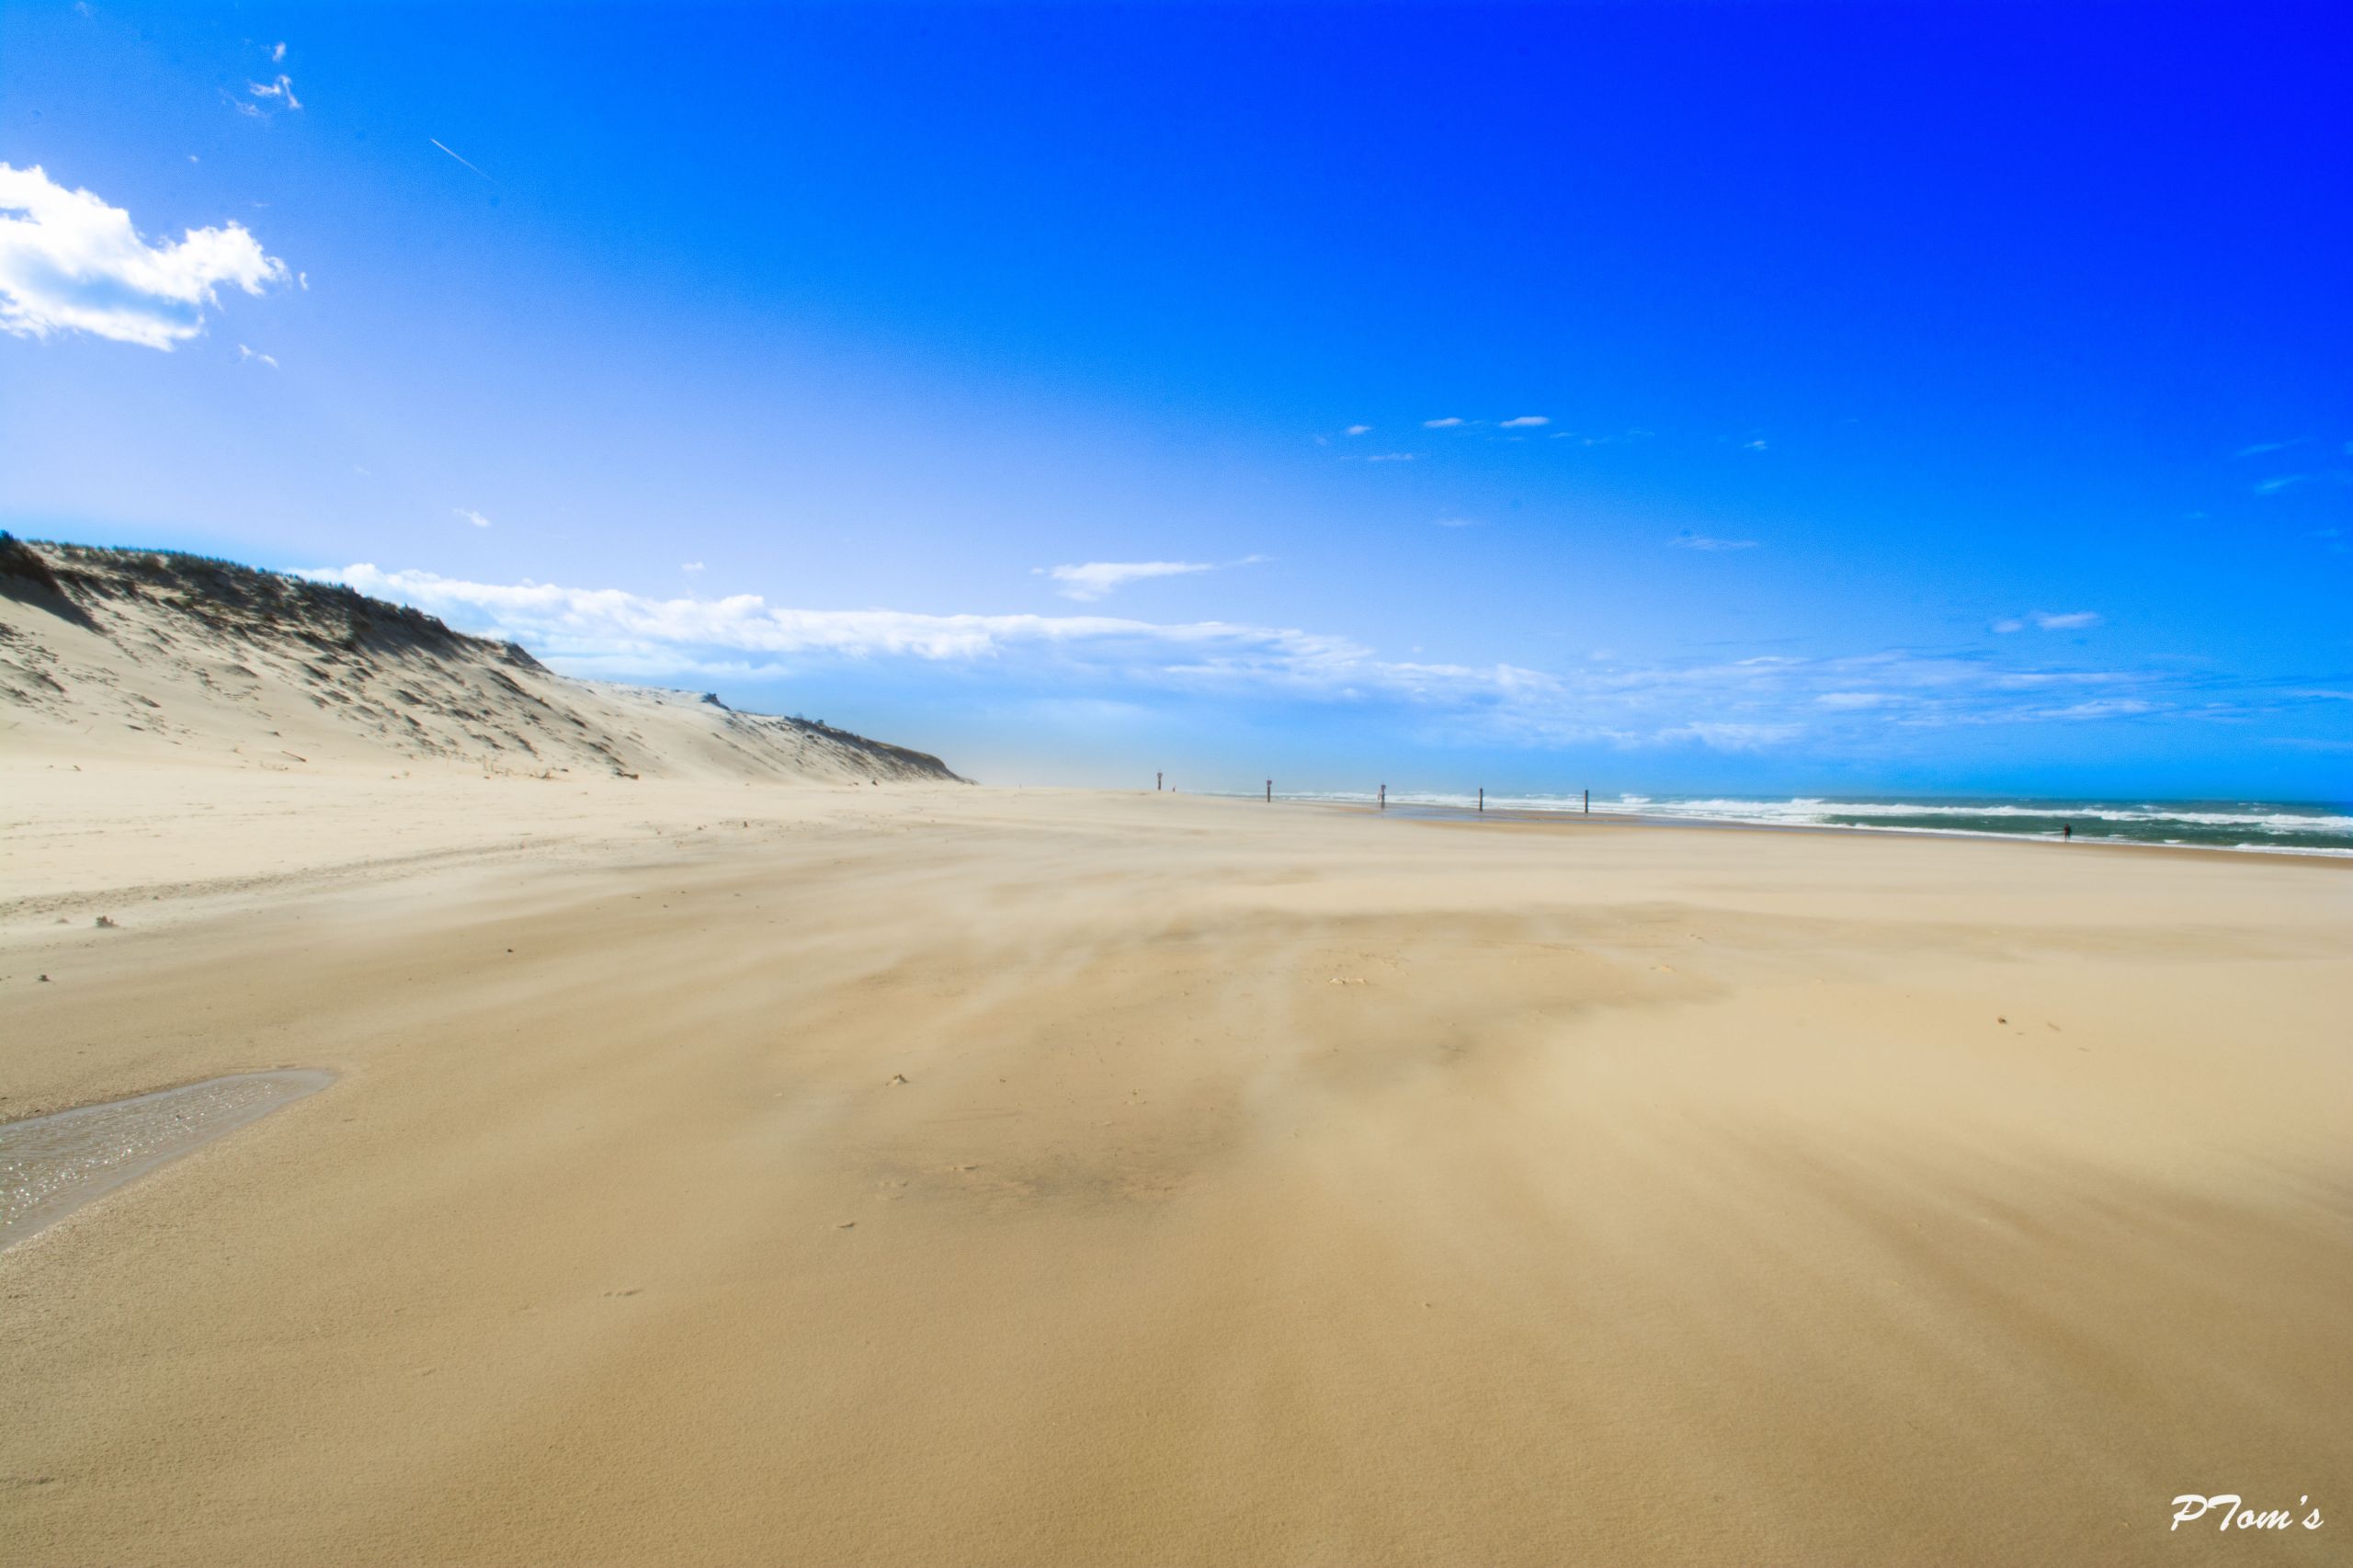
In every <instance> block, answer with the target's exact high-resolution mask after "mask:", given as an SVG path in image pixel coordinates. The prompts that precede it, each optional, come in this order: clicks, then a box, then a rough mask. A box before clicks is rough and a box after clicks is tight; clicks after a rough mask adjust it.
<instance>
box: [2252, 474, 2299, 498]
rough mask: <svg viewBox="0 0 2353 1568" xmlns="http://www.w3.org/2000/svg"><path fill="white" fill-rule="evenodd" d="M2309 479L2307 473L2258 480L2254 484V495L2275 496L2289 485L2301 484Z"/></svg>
mask: <svg viewBox="0 0 2353 1568" xmlns="http://www.w3.org/2000/svg"><path fill="white" fill-rule="evenodd" d="M2311 478H2312V475H2311V474H2309V473H2283V474H2280V475H2279V477H2277V478H2276V479H2258V480H2256V482H2255V493H2256V494H2257V495H2277V494H2279V492H2281V491H2282V490H2285V489H2287V488H2288V487H2289V486H2290V485H2292V484H2302V483H2305V482H2306V481H2308V480H2310V479H2311Z"/></svg>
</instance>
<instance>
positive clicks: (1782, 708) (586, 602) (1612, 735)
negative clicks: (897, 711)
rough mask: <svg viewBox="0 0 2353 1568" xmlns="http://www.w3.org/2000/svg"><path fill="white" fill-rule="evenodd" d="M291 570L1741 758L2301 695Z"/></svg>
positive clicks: (1959, 657)
mask: <svg viewBox="0 0 2353 1568" xmlns="http://www.w3.org/2000/svg"><path fill="white" fill-rule="evenodd" d="M298 575H301V576H304V577H307V578H310V579H312V580H314V581H322V582H342V583H346V584H348V585H351V586H352V587H354V588H357V589H358V590H359V591H361V592H363V593H368V594H372V595H375V596H377V597H382V598H387V599H392V600H395V601H398V602H400V603H403V604H408V605H413V606H415V607H416V608H421V609H426V610H429V611H431V612H433V613H435V614H438V615H440V616H443V617H444V618H445V619H449V620H450V621H451V622H452V623H453V624H455V625H458V626H460V627H461V628H463V629H465V630H468V631H477V632H480V633H482V634H484V635H488V636H493V637H497V638H501V639H505V640H509V641H513V642H520V643H522V644H524V645H525V646H527V647H529V648H530V649H531V650H532V651H533V652H534V653H537V654H539V655H540V657H542V658H544V659H545V660H546V661H547V663H548V664H549V665H551V666H552V667H554V668H557V669H559V670H562V671H563V672H565V673H567V674H571V675H575V676H589V677H595V678H611V679H650V680H677V679H689V678H691V679H701V680H722V679H726V680H757V681H784V680H788V679H790V678H792V677H794V676H800V675H805V674H807V673H808V672H810V671H811V670H813V669H815V668H819V667H825V666H832V667H840V666H843V665H861V664H866V665H872V664H881V663H884V662H897V663H900V664H902V665H910V666H914V667H923V666H934V667H942V666H944V667H948V668H954V669H959V670H972V669H979V668H985V669H987V670H988V671H990V672H991V673H992V674H994V675H995V676H999V677H1001V678H1005V679H1007V680H1013V681H1018V682H1021V683H1024V684H1029V685H1033V686H1038V687H1051V688H1052V689H1054V690H1057V691H1059V692H1062V693H1063V694H1065V695H1068V694H1080V695H1095V694H1100V693H1103V692H1106V691H1117V692H1123V693H1126V694H1129V695H1131V696H1134V695H1138V694H1141V693H1142V692H1145V691H1150V690H1159V691H1162V692H1165V693H1170V694H1177V693H1183V694H1192V695H1205V696H1213V697H1215V698H1217V699H1221V700H1227V701H1256V702H1267V703H1278V702H1310V703H1316V704H1324V705H1348V706H1358V707H1382V708H1389V709H1394V710H1401V711H1403V712H1405V713H1407V714H1409V715H1412V716H1414V717H1415V718H1416V719H1417V720H1419V721H1422V722H1430V723H1433V724H1436V725H1438V726H1440V727H1444V728H1449V729H1451V730H1454V731H1456V732H1459V733H1461V734H1462V735H1463V736H1465V737H1477V738H1483V739H1486V740H1490V741H1497V742H1502V743H1505V744H1522V745H1528V746H1531V747H1540V746H1546V745H1560V744H1577V743H1600V744H1611V745H1618V746H1678V745H1679V746H1691V745H1698V746H1704V747H1708V748H1711V749H1714V750H1720V751H1745V750H1758V749H1764V748H1769V747H1777V746H1783V745H1789V744H1794V743H1797V742H1800V741H1802V740H1805V741H1819V742H1824V743H1830V742H1835V741H1836V740H1838V739H1839V738H1841V737H1846V738H1849V739H1854V738H1868V737H1869V736H1870V735H1871V734H1873V733H1880V732H1884V731H1885V730H1887V729H1888V728H1889V727H1890V726H1909V727H1942V726H1952V725H1988V724H2018V723H2040V722H2064V723H2080V722H2096V721H2122V720H2133V719H2143V718H2148V717H2153V716H2166V717H2170V718H2172V719H2174V720H2176V721H2179V720H2183V719H2189V720H2198V719H2216V720H2221V719H2230V718H2235V717H2243V716H2245V714H2247V713H2249V712H2251V711H2254V710H2256V709H2257V708H2258V707H2264V706H2269V707H2278V706H2280V705H2283V704H2286V703H2289V702H2291V701H2294V700H2295V699H2296V697H2295V694H2294V693H2293V692H2289V691H2285V690H2282V691H2276V692H2275V691H2268V690H2257V689H2246V688H2230V689H2225V688H2223V687H2219V686H2211V685H2209V686H2201V685H2200V684H2199V683H2198V682H2197V681H2195V680H2192V679H2189V678H2188V677H2184V676H2178V675H2167V674H2163V673H2156V672H2150V671H2138V670H2123V669H2103V668H2088V667H2054V666H2051V665H2025V664H2021V663H2019V662H2017V661H2006V660H2003V659H1998V658H1996V657H1995V656H1994V655H1993V654H1990V653H1984V652H1982V651H1945V652H1922V651H1917V650H1910V649H1892V650H1882V651H1876V652H1870V653H1850V654H1840V655H1834V656H1821V657H1801V656H1792V655H1784V654H1770V655H1759V656H1755V657H1746V658H1732V659H1711V660H1693V661H1687V662H1648V663H1630V662H1622V661H1619V660H1617V659H1614V658H1611V657H1608V656H1607V655H1601V654H1597V655H1594V656H1593V657H1591V658H1589V659H1587V660H1586V661H1583V662H1582V663H1579V664H1577V665H1574V666H1572V667H1570V668H1568V669H1566V670H1561V671H1551V670H1539V669H1531V668H1528V667H1524V666H1521V665H1511V664H1502V663H1499V664H1492V665H1470V664H1455V663H1444V662H1426V661H1420V660H1399V659H1392V658H1386V657H1383V656H1382V655H1381V653H1379V651H1378V650H1376V649H1375V648H1373V647H1371V646H1370V645H1368V644H1367V643H1365V642H1361V641H1358V640H1357V639H1355V638H1352V637H1347V636H1338V635H1331V634H1326V633H1319V632H1313V631H1304V630H1302V629H1299V628H1293V627H1272V626H1258V625H1252V624H1248V623H1243V622H1234V621H1223V620H1195V621H1177V622H1159V621H1149V620H1142V619H1133V618H1129V617H1121V616H1109V615H1100V614H1071V615H1038V614H1030V613H1014V614H977V613H964V614H933V613H925V612H917V611H908V610H893V609H805V608H789V607H783V606H775V605H771V604H769V603H768V602H767V600H766V599H765V598H764V597H761V596H759V595H756V594H733V595H728V596H725V597H696V596H692V595H688V596H680V597H666V598H665V597H652V596H648V595H642V594H636V593H631V592H629V591H626V590H623V589H618V588H579V587H569V586H564V585H558V584H552V583H539V582H532V581H528V580H527V581H524V582H521V583H514V584H500V583H477V582H469V581H466V580H463V579H460V578H452V577H444V576H440V575H438V574H435V573H431V572H421V571H396V572H388V571H384V570H382V569H381V568H379V567H377V566H375V565H372V564H369V563H365V562H362V563H356V564H353V565H350V566H346V567H343V568H340V569H318V570H312V571H305V572H302V573H300V574H298Z"/></svg>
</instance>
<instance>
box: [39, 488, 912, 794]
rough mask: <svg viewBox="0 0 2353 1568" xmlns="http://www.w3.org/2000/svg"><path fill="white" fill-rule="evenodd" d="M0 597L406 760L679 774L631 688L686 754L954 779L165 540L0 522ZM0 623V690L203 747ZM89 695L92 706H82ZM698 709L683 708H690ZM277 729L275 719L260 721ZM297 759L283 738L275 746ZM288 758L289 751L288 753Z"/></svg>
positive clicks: (179, 677) (194, 679)
mask: <svg viewBox="0 0 2353 1568" xmlns="http://www.w3.org/2000/svg"><path fill="white" fill-rule="evenodd" d="M0 598H6V599H9V600H14V601H16V602H17V604H20V605H23V606H25V607H26V608H30V609H34V610H39V611H42V612H45V613H46V614H47V615H49V616H52V617H55V618H56V619H59V620H62V621H63V622H66V623H67V624H69V625H71V626H74V627H75V628H77V629H79V630H81V631H86V632H91V633H95V634H96V635H97V636H99V637H103V638H106V639H107V640H108V641H109V642H113V643H114V644H115V646H116V648H117V650H118V651H119V653H120V654H121V655H122V656H124V657H125V658H126V659H128V660H129V661H131V663H132V664H134V665H137V666H139V667H140V668H142V671H152V672H153V673H154V674H155V675H157V676H161V677H163V678H164V679H165V680H167V681H172V682H175V683H182V684H187V685H190V686H193V687H196V688H198V689H199V692H200V694H201V696H202V698H203V699H204V700H205V701H207V702H218V703H226V704H247V705H252V706H253V707H255V708H256V710H258V711H259V714H260V716H261V717H263V718H268V717H269V716H270V713H269V711H268V709H267V704H270V703H273V702H276V703H279V704H281V705H283V704H289V703H291V704H296V705H299V704H308V705H309V706H310V707H311V708H312V709H313V712H314V714H322V715H325V716H328V717H330V718H331V719H332V720H333V721H335V728H336V729H338V730H342V731H347V732H351V733H355V735H356V736H357V738H359V739H362V740H365V741H368V742H369V743H371V744H381V745H382V746H384V747H386V748H387V749H390V750H392V751H395V752H399V753H402V754H405V755H410V756H449V757H469V758H477V757H478V758H482V759H483V760H485V762H486V763H487V762H489V761H490V760H492V759H494V758H495V759H501V760H503V762H504V763H505V765H506V766H509V767H513V766H517V765H520V766H523V767H530V768H532V769H534V770H545V771H549V772H561V771H570V770H571V769H572V768H573V767H575V766H585V767H590V768H593V769H596V770H599V771H608V772H611V773H615V774H619V775H620V776H622V777H625V778H636V777H640V776H642V775H645V774H654V775H657V776H658V775H661V774H664V773H669V772H675V771H679V770H680V767H681V763H682V759H681V758H680V757H678V756H672V755H665V750H664V739H663V737H661V736H659V735H657V736H655V737H652V738H649V737H648V736H647V735H646V734H644V733H642V730H641V728H640V725H642V724H643V723H644V722H646V720H647V719H648V718H650V717H652V715H650V714H648V713H646V712H644V711H643V710H632V709H631V708H629V707H628V706H627V704H628V703H629V702H630V701H631V699H637V700H640V701H645V702H651V703H653V704H654V705H656V706H657V707H659V708H665V709H667V710H670V711H671V712H673V713H675V714H676V715H677V716H678V717H679V719H681V720H682V721H684V723H683V725H682V726H675V727H673V728H672V732H671V734H670V737H669V738H670V740H672V741H673V742H676V741H677V740H678V739H680V738H681V737H683V738H684V739H685V740H686V741H687V743H688V744H692V745H695V746H696V747H697V748H698V750H699V765H702V766H708V765H710V764H711V763H713V762H714V761H716V762H718V763H720V764H722V765H724V766H730V767H733V768H735V769H737V770H740V771H748V772H752V773H773V774H776V775H778V776H779V777H791V776H809V775H831V776H840V775H844V774H847V775H849V776H852V777H858V778H878V779H880V778H908V779H913V778H937V779H954V778H956V775H955V774H953V773H951V772H950V771H949V769H948V767H947V765H946V764H944V763H942V762H941V761H940V760H939V759H938V757H936V756H929V755H927V754H926V753H923V752H918V751H911V750H909V749H907V748H906V747H904V746H894V745H891V744H887V743H885V742H881V741H873V740H869V739H867V738H866V737H864V736H862V735H857V734H852V733H849V732H848V731H847V730H838V729H835V728H834V727H833V726H831V725H829V724H826V723H824V722H821V721H812V720H805V719H784V718H777V717H772V716H770V715H767V714H759V713H745V712H739V711H737V710H733V709H731V708H729V707H727V705H726V704H724V703H722V702H721V701H720V700H719V699H718V698H717V697H716V696H713V695H706V696H704V697H702V698H700V699H695V698H691V697H688V696H686V695H684V694H680V693H674V692H660V691H654V690H651V689H647V688H626V687H619V688H617V687H608V686H603V685H599V684H595V683H587V682H580V681H574V680H572V679H570V678H568V677H566V676H560V675H557V674H555V673H554V672H553V671H551V670H549V669H548V668H547V667H546V666H545V665H541V664H540V662H539V661H538V660H537V659H535V658H533V657H532V656H531V655H530V654H529V653H528V652H526V651H525V650H524V649H523V648H522V647H520V646H519V645H517V644H516V643H513V642H494V641H492V640H490V639H488V638H483V637H472V636H469V635H467V634H466V633H464V632H462V631H453V630H452V629H451V628H450V627H449V625H448V624H446V623H445V622H443V621H442V620H441V619H439V618H438V617H437V616H433V615H428V614H426V612H425V611H423V610H419V609H414V608H409V607H408V606H405V605H396V604H391V603H388V602H386V601H385V600H382V599H377V598H371V597H369V596H367V595H365V594H362V593H359V592H358V591H357V590H356V589H353V588H349V587H347V586H344V585H341V584H334V583H316V582H313V581H311V580H309V579H307V578H302V577H293V576H288V575H286V574H282V573H277V572H264V571H259V570H256V569H255V568H253V567H250V566H243V565H239V564H238V563H236V562H231V561H222V560H219V559H217V558H215V557H211V556H205V555H193V554H188V553H186V552H184V551H165V550H123V549H100V548H96V547H92V546H88V545H73V544H51V543H46V542H31V541H27V540H18V539H16V538H14V537H13V536H11V535H9V534H7V533H6V532H0ZM11 620H12V621H13V624H7V623H0V700H6V702H8V703H10V704H12V705H15V706H19V707H22V708H26V709H28V710H37V711H41V712H44V713H47V714H49V715H50V716H51V717H54V718H62V719H69V720H74V721H82V722H95V720H98V719H106V718H112V717H116V716H117V715H118V714H119V722H123V723H124V724H125V725H126V726H127V727H128V728H131V729H133V730H139V731H142V732H145V733H155V734H158V735H161V736H163V737H165V739H166V740H168V741H170V742H171V743H172V744H190V743H200V741H201V739H202V737H201V735H200V733H199V731H200V728H201V721H200V720H198V721H194V722H189V721H186V720H182V721H179V722H175V718H174V716H173V715H171V714H169V713H167V712H165V711H163V710H160V709H159V705H158V704H157V702H156V701H155V700H154V699H152V698H150V697H148V696H146V695H143V694H141V693H126V692H122V691H119V690H117V689H116V683H115V682H114V681H113V680H112V679H111V678H110V677H108V676H107V675H106V674H105V673H104V672H103V671H100V670H98V669H97V668H96V667H89V666H85V667H74V665H73V662H72V660H71V657H70V653H69V652H68V651H67V650H66V649H65V648H64V647H63V645H62V644H61V645H59V646H51V645H49V643H48V642H47V641H46V640H44V639H43V638H42V637H41V636H40V620H39V619H37V618H32V619H28V618H11ZM92 706H95V707H97V709H98V710H99V712H98V713H97V715H95V716H93V715H90V714H86V713H85V712H84V711H83V710H85V709H87V708H90V707H92ZM698 713H699V717H697V714H698ZM271 733H277V732H274V731H273V732H271ZM282 755H284V756H294V754H293V753H291V752H287V753H284V754H282ZM296 760H298V761H299V760H301V758H299V757H297V758H296Z"/></svg>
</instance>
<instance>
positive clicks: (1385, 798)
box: [1381, 784, 1389, 812]
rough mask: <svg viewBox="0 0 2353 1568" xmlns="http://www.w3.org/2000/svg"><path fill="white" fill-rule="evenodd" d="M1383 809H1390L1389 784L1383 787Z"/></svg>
mask: <svg viewBox="0 0 2353 1568" xmlns="http://www.w3.org/2000/svg"><path fill="white" fill-rule="evenodd" d="M1388 809H1389V786H1388V785H1386V784H1383V785H1382V786H1381V810H1382V811H1384V812H1385V811H1387V810H1388Z"/></svg>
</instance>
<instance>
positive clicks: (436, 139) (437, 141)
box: [426, 136, 497, 184]
mask: <svg viewBox="0 0 2353 1568" xmlns="http://www.w3.org/2000/svg"><path fill="white" fill-rule="evenodd" d="M426 141H427V142H432V143H433V144H434V145H435V146H436V147H439V148H440V149H441V151H443V152H444V153H449V147H448V146H447V145H445V144H444V143H443V142H442V141H441V139H440V138H439V137H438V136H428V137H426ZM449 156H451V157H453V158H458V154H457V153H449ZM458 162H460V163H461V164H465V165H466V167H468V168H470V169H474V166H473V165H472V164H468V163H466V160H465V159H463V158H458ZM474 173H476V174H478V175H482V177H483V178H484V179H490V176H488V175H483V174H482V171H481V170H480V169H474ZM491 183H493V184H496V183H497V182H496V181H495V180H493V181H492V182H491Z"/></svg>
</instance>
